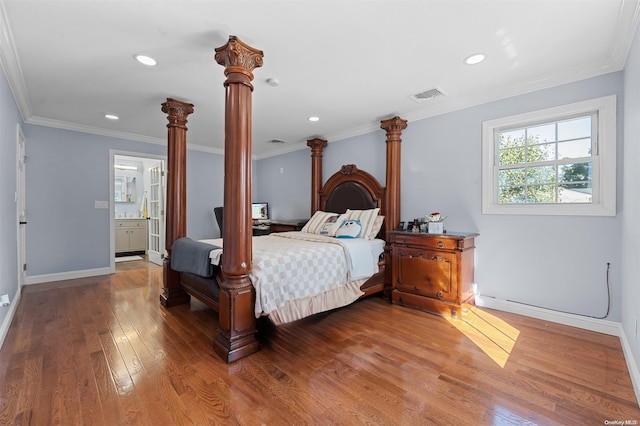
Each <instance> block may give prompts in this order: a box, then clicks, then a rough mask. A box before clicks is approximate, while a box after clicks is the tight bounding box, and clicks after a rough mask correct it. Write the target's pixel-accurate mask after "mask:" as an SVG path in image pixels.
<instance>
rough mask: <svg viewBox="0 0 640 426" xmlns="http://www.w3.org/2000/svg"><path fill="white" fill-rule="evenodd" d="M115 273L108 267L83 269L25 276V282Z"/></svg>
mask: <svg viewBox="0 0 640 426" xmlns="http://www.w3.org/2000/svg"><path fill="white" fill-rule="evenodd" d="M109 274H113V270H112V269H111V268H109V267H107V268H96V269H85V270H82V271H69V272H57V273H54V274H43V275H30V276H27V277H26V278H25V284H26V285H31V284H42V283H49V282H52V281H63V280H75V279H78V278H87V277H97V276H99V275H109Z"/></svg>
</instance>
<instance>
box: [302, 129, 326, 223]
mask: <svg viewBox="0 0 640 426" xmlns="http://www.w3.org/2000/svg"><path fill="white" fill-rule="evenodd" d="M307 146H308V147H309V148H311V216H313V214H314V213H315V212H317V211H318V210H320V189H322V150H323V149H324V147H325V146H327V141H326V140H324V139H320V138H315V139H309V140H308V141H307Z"/></svg>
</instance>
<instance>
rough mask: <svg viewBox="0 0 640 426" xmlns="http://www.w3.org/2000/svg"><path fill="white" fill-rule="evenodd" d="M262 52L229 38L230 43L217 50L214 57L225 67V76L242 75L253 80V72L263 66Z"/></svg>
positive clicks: (234, 38) (238, 40)
mask: <svg viewBox="0 0 640 426" xmlns="http://www.w3.org/2000/svg"><path fill="white" fill-rule="evenodd" d="M263 57H264V54H263V53H262V50H258V49H255V48H253V47H251V46H249V45H247V44H245V43H243V42H242V41H240V39H238V38H237V37H236V36H229V41H228V42H227V44H225V45H224V46H221V47H218V48H216V54H215V56H214V58H215V60H216V62H217V63H219V64H220V65H222V66H223V67H225V70H224V75H225V76H228V75H229V74H231V73H241V74H244V75H246V76H247V77H249V80H253V72H252V71H253V70H254V69H255V68H258V67H261V66H262V58H263Z"/></svg>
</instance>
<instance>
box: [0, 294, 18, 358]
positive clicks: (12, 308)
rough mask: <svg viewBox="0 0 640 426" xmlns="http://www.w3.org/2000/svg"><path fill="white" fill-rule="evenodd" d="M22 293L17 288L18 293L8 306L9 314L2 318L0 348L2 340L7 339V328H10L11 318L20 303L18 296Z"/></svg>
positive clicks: (2, 343)
mask: <svg viewBox="0 0 640 426" xmlns="http://www.w3.org/2000/svg"><path fill="white" fill-rule="evenodd" d="M21 294H22V292H21V290H20V287H18V291H17V292H16V295H15V297H14V298H13V300H12V301H11V305H9V312H7V315H6V316H5V317H4V321H2V324H1V325H0V348H2V345H4V339H5V337H7V333H8V332H9V327H11V321H13V317H14V316H15V314H16V310H17V309H18V303H20V296H21Z"/></svg>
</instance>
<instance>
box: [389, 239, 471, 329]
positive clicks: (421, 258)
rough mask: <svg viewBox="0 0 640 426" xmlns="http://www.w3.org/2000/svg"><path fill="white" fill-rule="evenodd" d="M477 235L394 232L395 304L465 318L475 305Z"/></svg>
mask: <svg viewBox="0 0 640 426" xmlns="http://www.w3.org/2000/svg"><path fill="white" fill-rule="evenodd" d="M478 235H479V234H475V233H446V234H415V233H411V232H400V231H392V232H390V233H389V234H388V241H389V243H390V245H391V275H392V282H391V289H392V290H391V300H392V301H393V303H397V304H400V305H403V306H407V307H410V308H415V309H420V310H424V311H428V312H432V313H435V314H440V315H450V316H456V317H457V316H461V315H462V304H463V303H473V301H474V298H473V281H474V276H473V275H474V260H473V257H474V249H475V238H476V237H477V236H478Z"/></svg>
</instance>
